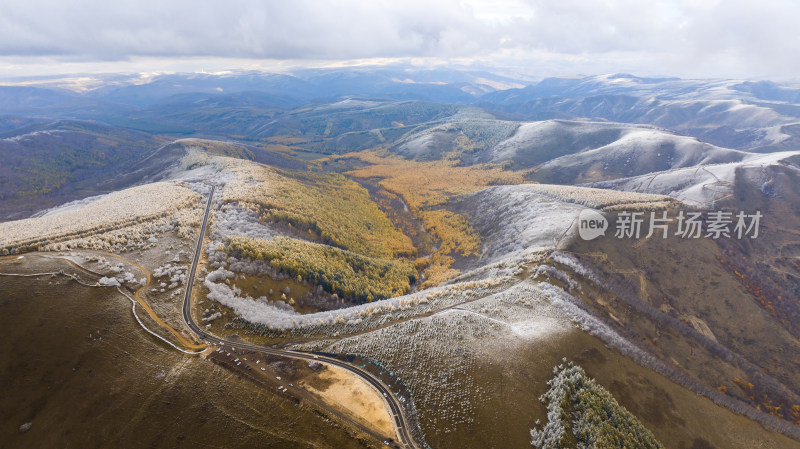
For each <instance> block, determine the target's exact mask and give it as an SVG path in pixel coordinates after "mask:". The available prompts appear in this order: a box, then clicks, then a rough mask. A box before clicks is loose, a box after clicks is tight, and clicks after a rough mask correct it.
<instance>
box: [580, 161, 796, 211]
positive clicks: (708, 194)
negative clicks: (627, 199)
mask: <svg viewBox="0 0 800 449" xmlns="http://www.w3.org/2000/svg"><path fill="white" fill-rule="evenodd" d="M771 167H787V168H789V169H793V170H800V151H786V152H780V153H769V154H764V155H751V156H749V157H747V158H745V159H744V160H743V161H741V162H732V163H727V164H714V165H704V166H699V167H688V168H682V169H677V170H668V171H663V172H658V173H651V174H647V175H642V176H635V177H631V178H625V179H619V180H613V181H606V182H599V183H593V184H589V185H592V186H595V187H600V188H604V189H615V190H621V191H627V192H646V193H653V194H661V195H669V196H671V197H673V198H676V199H678V200H680V201H682V202H685V203H687V204H691V205H694V206H700V207H709V206H711V205H713V204H714V202H715V201H718V200H720V199H723V198H726V197H729V196H730V195H731V194H732V193H733V186H734V182H735V181H736V176H737V173H740V174H742V175H744V176H745V180H747V181H748V182H750V183H752V184H753V185H755V186H756V187H758V188H760V189H761V190H762V192H763V193H765V194H770V192H769V188H770V183H771V176H770V174H769V173H768V169H769V168H771Z"/></svg>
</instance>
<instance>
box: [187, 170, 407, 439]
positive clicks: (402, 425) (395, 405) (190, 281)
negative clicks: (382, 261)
mask: <svg viewBox="0 0 800 449" xmlns="http://www.w3.org/2000/svg"><path fill="white" fill-rule="evenodd" d="M215 190H216V187H215V186H212V187H211V192H210V193H209V194H208V203H207V204H206V211H205V214H204V215H203V224H202V226H201V227H200V236H199V237H198V238H197V248H196V249H195V252H194V258H193V259H192V265H191V267H190V268H189V276H188V277H187V278H186V293H185V295H184V297H183V321H184V323H186V326H187V327H189V329H191V331H192V332H194V333H195V334H197V335H198V336H199V337H200V338H202V339H203V340H205V341H206V342H208V343H211V344H215V345H219V346H229V347H233V348H237V349H240V350H247V351H255V352H261V353H264V354H272V355H278V356H283V357H289V358H293V359H302V360H313V361H317V362H324V363H328V364H331V365H335V366H338V367H340V368H343V369H346V370H347V371H350V372H351V373H354V374H356V375H357V376H359V377H361V378H362V379H364V380H365V381H366V382H367V383H369V384H370V385H372V386H373V387H375V389H376V390H378V392H380V393H381V394H382V395H383V397H384V398H385V399H386V402H387V403H388V404H389V408H390V410H391V413H392V415H393V417H394V421H395V427H396V428H397V434H398V436H399V438H400V441H399V442H400V444H401V445H402V446H403V447H406V448H411V449H418V446H417V445H416V443H415V442H414V439H413V438H412V437H411V434H410V432H409V430H408V427H409V425H408V422H407V420H406V417H405V414H404V413H403V408H402V407H401V406H400V401H399V400H398V399H397V397H396V396H395V395H394V393H392V391H391V390H389V388H388V387H387V386H386V385H384V384H383V382H381V381H380V380H379V379H377V378H376V377H375V376H373V375H372V374H370V373H369V372H367V371H366V370H363V369H361V368H359V367H357V366H354V365H351V364H349V363H346V362H343V361H341V360H338V359H334V358H331V357H326V356H323V355H317V354H309V353H306V352H299V351H287V350H282V349H274V348H269V347H266V346H258V345H253V344H248V343H242V342H235V341H229V340H224V339H222V338H219V337H216V336H214V335H211V334H208V333H206V332H205V331H204V330H203V329H201V328H200V327H199V326H198V325H197V323H195V321H194V318H192V304H191V298H192V287H193V286H194V277H195V272H196V270H197V264H198V263H199V262H200V253H201V249H202V247H203V239H204V238H205V235H206V225H207V224H208V213H209V211H210V210H211V201H212V199H213V197H214V191H215Z"/></svg>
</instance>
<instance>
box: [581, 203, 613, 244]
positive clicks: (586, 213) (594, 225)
mask: <svg viewBox="0 0 800 449" xmlns="http://www.w3.org/2000/svg"><path fill="white" fill-rule="evenodd" d="M606 229H608V220H606V217H604V216H603V215H602V214H601V213H600V212H597V211H596V210H593V209H584V210H582V211H581V214H580V215H578V234H579V235H580V236H581V238H582V239H584V240H594V239H596V238H597V237H600V236H601V235H606Z"/></svg>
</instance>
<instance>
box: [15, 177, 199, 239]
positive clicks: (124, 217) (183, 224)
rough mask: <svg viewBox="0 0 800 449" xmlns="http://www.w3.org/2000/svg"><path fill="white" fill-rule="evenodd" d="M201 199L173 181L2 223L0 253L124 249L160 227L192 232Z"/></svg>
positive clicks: (126, 190) (144, 186) (133, 188)
mask: <svg viewBox="0 0 800 449" xmlns="http://www.w3.org/2000/svg"><path fill="white" fill-rule="evenodd" d="M200 198H201V197H200V195H199V194H198V193H196V192H194V191H193V190H191V189H189V188H187V187H186V186H184V185H181V184H178V183H175V182H157V183H152V184H145V185H142V186H138V187H132V188H130V189H125V190H121V191H118V192H114V193H111V194H108V195H105V196H102V197H100V198H97V199H95V200H94V201H90V202H86V203H77V204H75V203H73V204H70V205H67V206H66V207H64V208H60V209H56V210H51V211H50V212H49V213H47V214H46V215H45V216H41V217H37V218H28V219H25V220H18V221H11V222H6V223H0V248H4V250H6V251H14V250H16V249H37V248H41V249H44V250H61V249H68V248H92V249H112V248H117V249H119V248H124V247H126V246H127V245H128V244H129V243H131V242H136V243H141V242H143V241H145V240H146V239H147V238H148V237H149V236H150V235H151V234H152V233H153V232H154V231H155V230H157V229H158V228H161V227H169V228H175V227H177V228H178V230H179V232H180V231H181V230H182V231H185V232H188V231H189V229H188V227H189V226H190V225H191V224H192V222H193V221H194V219H195V217H194V214H193V213H192V206H194V205H196V204H197V203H198V202H199V200H200Z"/></svg>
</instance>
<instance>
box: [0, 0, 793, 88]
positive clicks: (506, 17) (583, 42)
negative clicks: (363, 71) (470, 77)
mask: <svg viewBox="0 0 800 449" xmlns="http://www.w3.org/2000/svg"><path fill="white" fill-rule="evenodd" d="M4 3H5V4H4V6H3V14H2V15H0V58H1V59H0V70H3V71H12V70H18V69H23V70H24V68H25V66H26V65H29V64H31V63H36V64H38V65H39V67H47V66H48V64H49V66H50V67H51V68H52V67H53V66H54V65H60V64H67V65H65V67H73V66H78V67H80V66H81V65H82V64H83V65H84V67H97V66H98V64H99V63H98V61H99V62H100V63H102V62H103V61H105V62H106V63H107V65H105V66H104V67H109V65H108V63H113V64H118V63H119V62H120V61H121V62H123V63H124V64H127V65H128V66H131V65H135V64H134V63H139V64H142V63H150V64H151V65H159V66H160V67H154V69H162V67H163V66H165V65H166V66H175V65H176V60H177V61H180V62H179V63H177V64H178V65H183V66H185V65H187V64H188V65H193V66H194V67H197V66H202V65H203V64H204V63H206V62H205V61H220V60H221V61H228V64H229V67H230V66H237V65H242V64H245V65H251V66H252V65H259V64H261V65H263V64H269V65H271V66H281V65H282V64H284V63H285V62H286V61H293V64H295V63H300V64H306V65H309V64H317V65H319V64H322V63H324V62H326V61H327V62H331V61H341V60H357V59H370V58H382V60H386V59H387V58H388V59H389V60H398V59H405V60H408V59H412V58H414V59H419V58H423V59H424V60H429V61H458V62H461V63H464V62H467V63H474V62H482V63H489V64H497V63H502V64H504V65H507V66H512V65H517V66H523V67H528V68H536V69H537V70H540V71H543V72H553V71H555V72H559V71H560V72H564V71H566V72H571V73H577V72H583V73H587V72H594V73H596V72H606V71H634V72H637V73H642V74H658V73H662V74H678V75H684V76H685V75H689V76H702V75H716V76H725V75H729V76H770V75H777V76H793V75H794V74H795V73H797V71H798V69H800V58H798V56H797V55H796V51H794V50H795V49H796V48H798V44H800V33H798V31H797V27H795V24H794V23H793V19H794V18H796V17H800V3H798V2H794V1H792V0H765V1H761V2H751V1H747V0H719V1H715V0H675V1H667V0H661V1H641V0H602V1H591V2H587V1H582V0H560V1H558V2H555V1H547V0H527V1H526V0H501V1H496V2H492V1H489V0H472V1H459V0H442V1H435V2H432V1H429V0H425V1H422V0H411V1H405V2H390V1H385V0H383V1H381V0H370V1H349V2H333V1H312V0H298V1H293V2H261V1H256V0H233V1H228V2H197V1H189V0H175V1H170V2H161V1H154V0H140V1H130V0H120V1H114V2H107V1H96V0H82V1H77V2H54V1H44V0H38V1H36V0H34V1H20V0H11V1H7V2H4ZM264 60H268V61H267V62H265V61H264ZM212 63H213V62H212ZM86 64H90V65H88V66H87V65H86ZM91 64H93V65H91ZM101 65H102V64H101ZM198 70H199V67H198Z"/></svg>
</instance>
